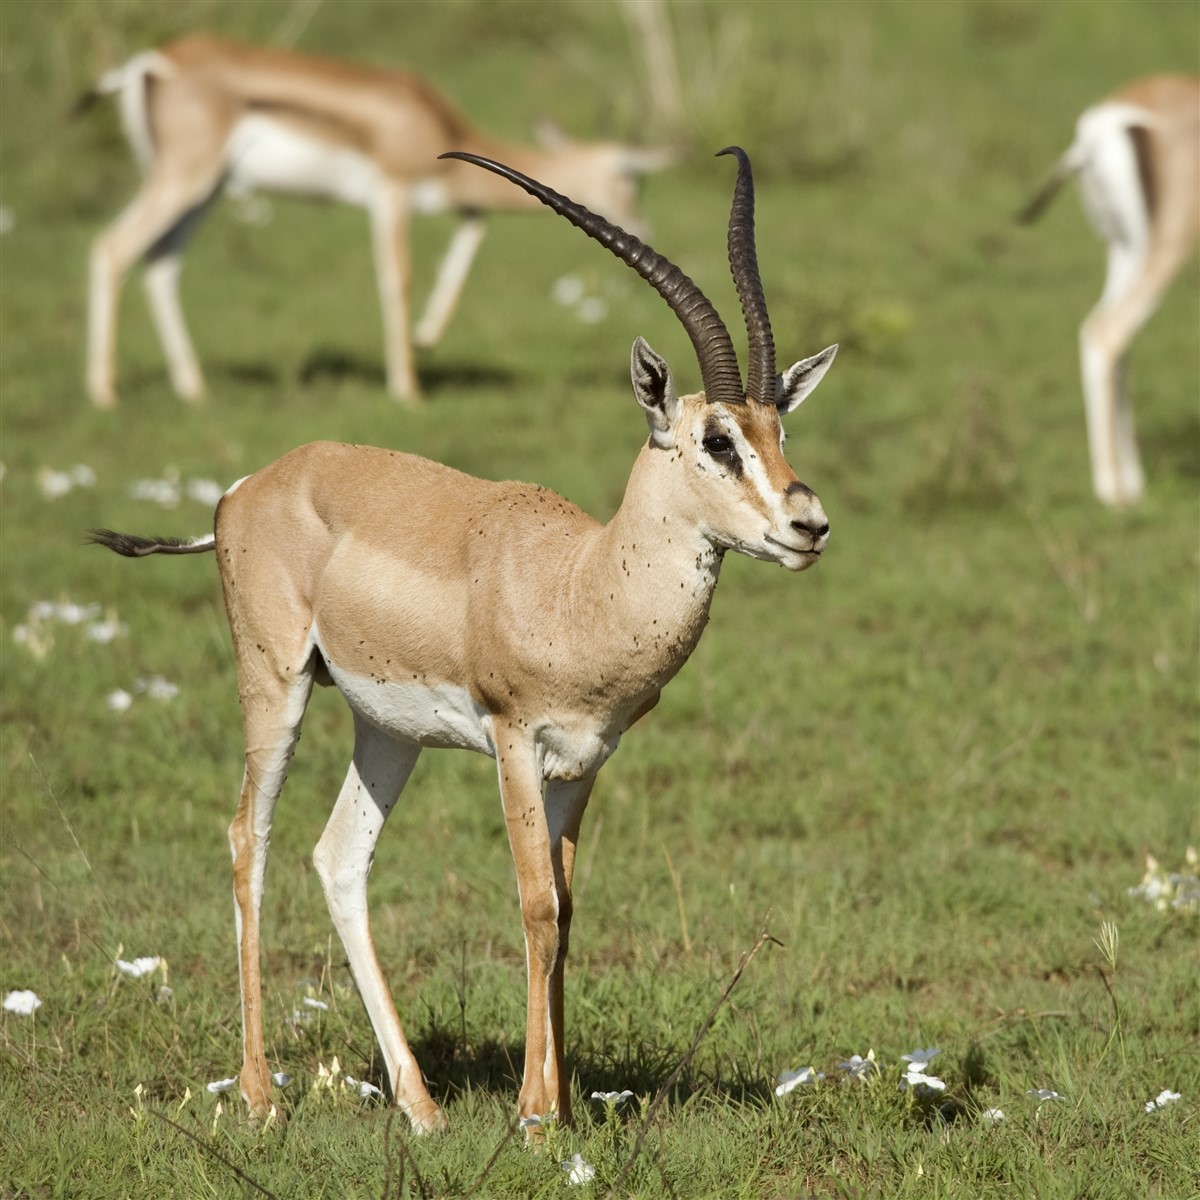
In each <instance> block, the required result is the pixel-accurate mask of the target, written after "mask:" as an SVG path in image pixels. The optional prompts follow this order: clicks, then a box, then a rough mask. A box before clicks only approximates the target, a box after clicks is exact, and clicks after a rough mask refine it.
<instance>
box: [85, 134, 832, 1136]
mask: <svg viewBox="0 0 1200 1200" xmlns="http://www.w3.org/2000/svg"><path fill="white" fill-rule="evenodd" d="M729 152H731V153H734V154H736V156H737V158H738V178H737V185H736V187H735V191H734V203H733V208H732V212H731V214H730V221H729V257H730V265H731V267H732V271H733V277H734V281H735V283H736V286H737V291H738V295H739V298H740V300H741V304H742V309H743V314H744V316H745V322H746V326H747V331H748V340H749V355H748V371H747V384H746V386H745V387H743V384H742V378H741V370H740V367H739V365H738V361H737V357H736V355H735V352H734V349H733V344H732V341H731V339H730V336H729V333H728V331H727V329H726V327H725V325H724V324H723V322H722V321H721V318H720V317H719V316H718V314H717V312H716V310H715V309H714V308H713V306H712V305H711V304H710V303H709V301H708V300H707V299H706V298H705V296H704V295H703V294H702V293H701V292H700V290H699V288H697V287H696V285H695V284H694V283H693V282H692V281H691V280H690V279H688V278H687V276H685V275H684V274H683V273H682V272H681V271H680V270H679V269H678V268H677V267H675V266H673V265H672V264H671V263H670V262H668V261H667V260H666V259H665V258H663V257H662V256H661V255H658V254H656V253H655V252H654V251H653V250H652V249H650V248H649V247H648V246H646V245H645V244H644V243H643V242H641V241H640V240H639V239H638V238H636V237H635V236H633V235H632V234H629V233H626V232H625V231H623V230H621V229H620V228H618V227H616V226H614V225H612V224H611V223H610V222H608V221H606V220H604V219H603V218H600V217H598V216H596V215H595V214H593V213H591V212H589V211H588V210H587V209H585V208H583V207H582V206H580V205H578V204H575V203H574V202H572V201H571V200H569V199H567V198H566V197H564V196H562V195H559V194H558V193H556V192H554V191H552V190H551V189H549V188H547V187H546V186H545V185H543V184H541V183H538V182H537V181H535V180H533V179H530V178H528V177H526V176H525V175H523V174H521V173H520V172H517V171H514V170H513V169H511V168H509V167H506V166H502V165H501V164H499V163H496V162H492V161H490V160H487V159H483V158H478V157H476V156H473V155H458V156H457V157H458V158H459V159H464V160H466V161H467V162H470V163H473V164H476V165H477V166H482V167H485V168H487V169H488V170H489V171H490V172H494V173H495V176H496V177H502V178H506V179H508V180H511V181H512V182H513V183H516V184H517V185H518V186H520V187H521V188H523V189H525V190H526V191H527V192H528V193H529V194H530V195H532V196H535V197H536V198H537V199H538V200H540V201H541V202H542V203H544V204H547V205H548V206H550V207H551V208H552V209H554V211H555V212H557V213H559V214H560V215H562V216H563V217H565V218H566V219H567V220H569V221H570V222H571V223H572V224H574V225H576V226H577V227H578V228H580V229H582V230H583V231H584V232H585V233H586V234H588V235H589V236H590V237H593V238H595V239H596V240H597V241H599V242H600V243H601V244H602V245H604V246H606V247H607V248H608V249H609V250H611V251H612V253H614V254H615V255H617V257H619V258H620V259H621V260H622V261H624V262H625V263H627V264H628V265H629V266H631V267H632V268H633V269H634V270H636V271H637V272H638V273H639V274H640V275H641V276H642V277H643V278H644V279H646V280H647V282H649V283H650V284H651V285H652V286H653V287H654V288H655V289H656V290H657V291H658V292H659V293H660V294H661V295H662V296H663V298H664V299H665V300H666V301H667V303H668V304H669V305H670V307H671V309H672V310H673V311H674V312H675V314H676V315H677V317H678V318H679V320H680V322H681V323H682V324H683V326H684V328H685V330H686V331H687V333H688V335H689V337H690V339H691V342H692V345H693V347H694V348H695V351H696V355H697V359H698V362H699V367H700V374H701V378H702V381H703V384H704V390H703V391H701V392H698V393H692V394H688V395H682V396H681V395H679V394H678V393H677V391H676V388H675V383H674V379H673V376H672V373H671V370H670V368H669V367H668V365H667V363H666V362H665V361H664V360H663V359H662V358H661V357H660V356H659V355H658V354H656V353H655V352H654V351H653V350H652V349H651V348H650V347H649V346H648V345H647V344H646V343H645V342H644V341H643V340H642V339H641V338H640V337H639V338H638V339H637V340H636V341H635V342H634V345H633V353H632V361H631V374H632V380H633V390H634V396H635V398H636V400H637V402H638V404H639V405H640V406H641V408H642V410H643V413H644V414H645V418H646V421H647V424H648V426H649V431H650V436H649V438H648V440H647V442H646V444H645V445H644V446H643V448H642V450H641V452H640V453H639V455H638V457H637V460H636V462H635V463H634V466H633V471H632V473H631V475H630V478H629V482H628V485H627V487H626V491H625V497H624V500H623V501H622V503H621V506H620V508H619V509H618V511H617V513H616V514H615V516H614V517H613V518H612V520H611V521H610V522H609V523H608V524H607V525H601V524H599V523H598V522H596V521H595V520H593V519H592V518H591V517H589V516H587V515H586V514H585V513H583V512H581V511H580V510H579V509H577V508H575V507H574V506H573V505H572V504H570V503H569V502H568V501H566V500H564V499H563V498H562V497H560V496H557V495H555V494H554V493H553V492H549V491H547V490H546V489H544V488H540V487H535V486H533V485H530V484H522V483H492V482H486V481H484V480H481V479H474V478H471V477H469V476H467V475H463V474H460V473H459V472H458V471H454V470H451V469H450V468H449V467H445V466H441V465H439V464H437V463H433V462H429V461H427V460H425V459H421V458H415V457H413V456H411V455H406V454H401V453H399V452H398V451H394V450H382V449H372V448H370V447H364V446H348V445H338V444H334V443H329V442H322V443H316V444H313V445H309V446H304V447H302V448H300V449H298V450H295V451H293V452H292V453H291V454H288V455H286V456H285V457H284V458H282V459H280V460H279V461H278V462H276V463H274V464H272V465H271V466H269V467H266V468H264V469H263V470H261V471H259V472H257V473H256V474H254V475H251V476H249V477H247V478H246V479H244V480H242V481H240V482H239V483H237V484H235V485H234V487H232V488H231V489H230V490H229V491H228V492H227V493H226V494H225V496H224V498H223V499H222V500H221V502H220V504H219V505H218V506H217V513H216V522H215V533H214V535H213V536H212V537H202V538H195V539H191V540H190V541H183V540H172V539H157V540H155V539H150V538H141V537H135V536H130V535H123V534H116V533H112V532H109V531H97V532H96V533H94V534H93V535H92V536H93V538H94V540H96V541H98V542H100V543H102V544H104V545H107V546H109V547H110V548H112V549H114V550H116V551H118V552H119V553H122V554H126V555H142V554H155V553H197V552H201V551H204V550H207V549H215V550H216V554H217V564H218V567H219V570H220V574H221V582H222V585H223V589H224V594H225V605H226V610H227V613H228V616H229V624H230V628H231V630H232V633H233V646H234V654H235V658H236V662H237V674H238V686H239V691H240V696H241V706H242V719H243V725H244V732H245V742H246V766H245V775H244V779H243V784H242V793H241V801H240V803H239V805H238V810H237V814H236V816H235V817H234V820H233V823H232V825H231V826H230V830H229V836H230V843H231V846H232V850H233V876H234V897H235V902H236V912H237V929H238V943H239V963H240V967H241V985H242V1011H243V1028H244V1059H243V1064H242V1070H241V1088H242V1093H243V1095H244V1096H245V1098H246V1100H247V1101H248V1103H249V1105H250V1108H251V1109H252V1110H253V1111H254V1112H255V1113H259V1114H262V1113H266V1112H267V1111H269V1108H270V1105H271V1077H270V1069H269V1066H268V1064H267V1060H266V1055H265V1051H264V1042H263V1031H262V989H261V980H260V974H259V911H260V906H261V902H262V894H263V880H264V870H265V867H266V853H267V843H268V840H269V834H270V829H271V819H272V816H273V813H274V809H275V802H276V800H277V798H278V796H279V791H280V788H281V787H282V784H283V779H284V775H285V773H286V771H287V766H288V762H289V759H290V757H291V754H292V749H293V747H294V746H295V744H296V739H297V737H298V735H299V730H300V721H301V718H302V716H303V714H304V709H305V705H306V703H307V701H308V698H309V695H310V692H311V689H312V686H313V684H314V682H315V683H321V684H326V685H329V684H332V685H334V686H336V687H337V688H338V689H339V690H340V691H341V692H342V694H343V696H344V697H345V698H346V701H347V703H348V704H349V705H350V708H351V710H352V711H353V714H354V729H355V744H354V756H353V761H352V763H351V765H350V770H349V773H348V775H347V777H346V782H345V784H344V785H343V787H342V790H341V794H340V795H339V796H338V799H337V802H336V804H335V805H334V808H333V813H332V815H331V816H330V818H329V823H328V825H327V826H326V828H325V832H324V834H323V835H322V837H321V839H320V842H319V843H318V845H317V848H316V852H315V854H314V861H315V863H316V867H317V872H318V874H319V875H320V878H321V882H322V885H323V886H324V890H325V896H326V900H327V902H328V905H329V910H330V913H331V915H332V917H333V921H334V924H335V926H336V927H337V930H338V933H339V934H340V936H341V938H342V941H343V943H344V945H345V947H346V953H347V956H348V958H349V962H350V966H351V969H352V971H353V973H354V978H355V981H356V983H357V985H358V988H359V991H360V993H361V995H362V998H363V1002H364V1004H365V1005H366V1009H367V1012H368V1014H369V1015H370V1019H371V1023H372V1025H373V1027H374V1030H375V1033H376V1036H377V1037H378V1039H379V1043H380V1046H381V1047H382V1051H383V1058H384V1062H385V1064H386V1068H387V1075H388V1082H389V1084H390V1086H391V1091H392V1095H393V1097H394V1099H395V1101H396V1103H397V1104H398V1105H400V1106H401V1107H402V1108H403V1109H404V1111H405V1112H406V1113H407V1115H408V1117H409V1119H410V1120H411V1122H412V1124H413V1126H414V1127H415V1128H416V1129H418V1130H434V1129H439V1128H441V1127H442V1126H443V1125H444V1123H445V1118H444V1116H443V1114H442V1112H441V1110H440V1108H439V1107H438V1105H437V1104H436V1103H435V1101H434V1100H433V1099H432V1097H431V1096H430V1094H429V1092H428V1090H427V1089H426V1085H425V1082H424V1080H423V1078H422V1076H421V1070H420V1067H419V1066H418V1065H417V1063H416V1061H415V1060H414V1058H413V1056H412V1053H411V1051H410V1050H409V1046H408V1043H407V1041H406V1040H405V1036H404V1031H403V1029H402V1028H401V1025H400V1019H399V1017H398V1015H397V1013H396V1008H395V1005H394V1003H393V1002H392V999H391V995H390V993H389V990H388V986H387V983H386V981H385V979H384V974H383V971H382V970H381V969H380V966H379V962H378V959H377V957H376V953H375V949H374V946H373V944H372V940H371V933H370V929H369V925H368V916H367V890H366V888H367V872H368V869H369V867H370V864H371V859H372V855H373V853H374V849H375V844H376V841H377V839H378V837H379V834H380V831H381V830H382V828H383V825H384V822H385V821H386V819H387V816H388V814H389V813H390V812H391V810H392V807H393V805H394V804H395V803H396V801H397V799H398V797H399V795H400V792H401V790H402V789H403V787H404V784H405V782H406V781H407V779H408V777H409V774H410V772H411V771H412V769H413V765H414V763H415V762H416V760H417V756H418V754H419V753H420V752H421V749H422V747H425V746H436V747H460V748H465V749H469V750H476V751H479V752H481V753H484V754H488V755H491V756H492V757H494V758H495V760H496V763H497V768H498V773H499V783H500V795H501V800H502V803H503V808H504V817H505V823H506V826H507V830H508V838H509V843H510V846H511V849H512V854H513V860H514V863H515V865H516V873H517V885H518V891H519V895H520V908H521V920H522V925H523V927H524V934H525V945H526V953H527V971H528V986H529V1008H528V1017H527V1023H526V1030H525V1067H524V1075H523V1078H522V1083H521V1090H520V1098H519V1110H520V1115H521V1116H522V1117H531V1116H535V1115H537V1116H542V1115H545V1114H547V1113H551V1112H553V1113H556V1114H557V1116H558V1119H559V1120H561V1121H564V1122H569V1121H570V1119H571V1098H570V1087H569V1083H570V1081H569V1078H568V1074H567V1071H566V1068H565V1063H564V1049H563V965H564V960H565V958H566V954H567V940H568V937H569V933H570V928H571V913H572V902H571V878H572V872H573V869H574V863H575V848H576V845H577V842H578V838H579V831H580V825H581V822H582V820H583V814H584V809H585V807H586V805H587V802H588V797H589V795H590V794H591V791H592V785H593V782H594V780H595V777H596V773H597V771H598V770H599V769H600V767H601V766H602V765H603V763H604V762H605V760H606V759H607V758H608V757H609V755H610V754H612V752H613V751H614V750H615V749H616V747H617V743H618V741H619V740H620V738H621V735H622V734H623V733H624V732H625V730H626V729H628V728H629V726H631V725H632V724H633V723H634V722H635V721H636V720H638V718H639V717H641V716H642V715H643V714H644V713H646V712H647V711H649V710H650V709H651V708H652V707H653V706H654V705H655V703H657V701H658V697H659V692H660V690H661V689H662V688H663V686H664V685H665V684H666V683H667V682H668V681H669V680H670V679H671V678H672V677H673V676H674V675H675V673H676V672H677V671H678V670H679V669H680V667H681V666H682V665H683V664H684V662H685V661H686V660H687V658H688V656H689V655H690V654H691V652H692V650H693V649H694V647H695V646H696V643H697V641H698V639H699V637H700V634H701V632H702V630H703V629H704V626H705V624H706V622H707V621H708V613H709V604H710V601H711V598H712V594H713V589H714V588H715V586H716V583H717V577H718V574H719V573H720V569H721V563H722V559H723V556H724V554H725V552H726V551H727V550H736V551H739V552H741V553H743V554H747V555H750V556H751V557H754V558H761V559H764V560H766V561H768V562H774V563H778V564H780V565H782V566H784V567H786V568H788V569H789V570H792V571H800V570H803V569H804V568H806V567H809V566H811V565H812V564H813V563H815V562H816V561H817V559H818V558H819V557H820V556H821V554H822V552H823V551H824V550H825V547H826V545H827V544H828V541H829V526H828V524H827V522H826V518H825V512H824V510H823V509H822V507H821V503H820V501H819V500H818V499H817V497H816V496H815V495H814V494H813V493H812V492H811V491H810V490H809V489H808V488H807V487H806V486H805V485H804V484H802V483H801V482H800V481H799V480H798V479H797V478H796V475H795V474H794V472H793V471H792V469H791V467H790V466H788V464H787V462H786V460H785V459H784V456H783V449H782V443H783V433H782V427H781V424H780V417H781V416H782V415H783V414H785V413H788V412H790V411H792V410H793V409H794V408H795V407H796V406H797V405H798V404H799V403H800V402H801V401H802V400H803V399H804V397H805V396H806V395H807V394H808V393H809V392H810V391H812V389H813V388H814V387H816V385H817V383H818V382H819V381H820V380H821V377H822V376H823V375H824V374H825V371H826V370H827V368H828V367H829V364H830V363H831V362H832V360H833V355H834V351H835V349H836V347H832V346H831V347H829V348H828V349H827V350H824V351H822V352H821V353H820V354H817V355H814V356H813V357H812V358H807V359H804V360H802V361H801V362H798V363H796V364H795V365H794V366H792V367H790V368H789V369H788V370H786V371H784V372H783V373H782V374H776V371H775V351H774V343H773V340H772V335H771V328H770V322H769V320H768V318H767V310H766V304H765V301H764V298H763V291H762V284H761V281H760V278H759V272H758V262H757V256H756V252H755V246H754V216H753V206H754V193H753V182H752V179H751V174H750V165H749V161H748V160H747V158H746V156H745V155H744V154H743V153H742V151H741V150H739V149H737V148H731V149H730V151H729ZM766 653H768V654H769V653H770V651H769V650H768V651H766Z"/></svg>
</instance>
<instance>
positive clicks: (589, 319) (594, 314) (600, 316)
mask: <svg viewBox="0 0 1200 1200" xmlns="http://www.w3.org/2000/svg"><path fill="white" fill-rule="evenodd" d="M575 315H576V316H577V317H578V318H579V319H580V320H581V321H582V322H583V323H584V324H585V325H599V324H600V322H601V321H603V320H604V318H605V317H607V316H608V304H607V302H606V301H604V300H602V299H601V298H600V297H599V296H584V298H583V299H582V300H580V301H579V303H578V304H577V305H576V306H575Z"/></svg>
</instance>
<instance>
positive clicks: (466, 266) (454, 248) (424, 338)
mask: <svg viewBox="0 0 1200 1200" xmlns="http://www.w3.org/2000/svg"><path fill="white" fill-rule="evenodd" d="M486 232H487V223H486V221H485V220H484V218H483V217H482V216H480V215H479V214H478V213H468V214H466V215H465V216H464V217H463V218H462V220H461V221H460V223H459V225H458V228H457V229H455V231H454V235H453V237H452V238H451V239H450V245H449V246H447V247H446V253H445V254H444V255H443V256H442V261H441V263H440V264H439V265H438V273H437V279H435V280H434V284H433V290H432V291H431V292H430V294H429V301H428V303H427V304H426V305H425V312H424V313H423V314H422V316H421V319H420V321H418V322H417V325H416V328H415V329H414V331H413V343H414V345H417V346H435V345H437V343H438V342H439V341H441V338H442V334H443V333H445V332H446V326H447V325H448V324H449V323H450V318H451V317H452V316H453V315H454V310H455V308H457V307H458V301H459V297H460V296H461V295H462V290H463V285H464V284H465V283H466V282H467V276H468V275H469V274H470V271H471V265H472V264H473V263H474V261H475V255H476V253H478V251H479V246H480V243H481V242H482V241H483V236H484V234H485V233H486Z"/></svg>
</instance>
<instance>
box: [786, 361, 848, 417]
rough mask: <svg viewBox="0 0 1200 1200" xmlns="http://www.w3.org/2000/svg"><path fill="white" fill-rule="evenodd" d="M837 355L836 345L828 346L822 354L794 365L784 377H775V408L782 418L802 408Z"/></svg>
mask: <svg viewBox="0 0 1200 1200" xmlns="http://www.w3.org/2000/svg"><path fill="white" fill-rule="evenodd" d="M836 353H837V345H836V344H835V345H832V346H826V347H825V349H824V350H822V351H821V353H820V354H814V355H813V356H812V358H803V359H801V360H800V361H799V362H798V363H793V364H792V366H790V367H788V369H787V370H786V371H784V373H783V374H782V375H777V376H776V377H775V407H776V408H777V409H779V413H780V415H781V416H782V415H783V414H784V413H790V412H791V411H792V410H793V409H796V408H799V407H800V404H801V402H802V401H803V400H804V398H805V396H807V395H808V393H809V392H811V391H812V390H813V388H815V387H816V386H817V384H818V383H820V382H821V380H822V378H823V377H824V375H825V372H826V371H828V370H829V364H830V363H832V362H833V356H834V355H835V354H836Z"/></svg>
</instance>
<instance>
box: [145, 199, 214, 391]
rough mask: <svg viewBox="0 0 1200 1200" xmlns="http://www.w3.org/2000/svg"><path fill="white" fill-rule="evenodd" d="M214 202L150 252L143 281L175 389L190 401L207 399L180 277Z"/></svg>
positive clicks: (188, 215)
mask: <svg viewBox="0 0 1200 1200" xmlns="http://www.w3.org/2000/svg"><path fill="white" fill-rule="evenodd" d="M211 200H212V197H211V195H210V196H209V198H208V199H207V200H205V201H203V202H202V203H200V204H197V205H195V206H194V207H192V208H191V209H189V210H188V212H186V213H185V214H184V215H183V217H182V218H181V219H180V220H179V221H178V222H177V223H176V224H175V226H174V227H173V228H172V229H170V230H169V231H168V232H167V234H166V235H165V236H164V237H162V238H160V239H159V240H158V242H157V243H155V245H153V246H152V247H151V248H150V249H149V250H148V251H147V252H146V270H145V274H144V275H143V280H142V281H143V284H144V286H145V289H146V298H147V300H148V301H149V303H150V315H151V317H152V318H153V320H154V328H155V331H156V332H157V334H158V340H159V343H160V345H161V346H162V348H163V354H164V355H165V356H166V359H167V370H168V372H169V373H170V376H171V386H172V387H173V388H174V389H175V394H176V395H177V396H179V397H181V398H182V399H184V400H190V401H196V400H200V399H202V398H203V396H204V375H203V373H202V372H201V370H200V363H199V362H198V360H197V358H196V351H195V349H194V348H193V347H192V339H191V337H190V336H189V334H188V329H187V323H186V322H185V320H184V317H183V307H182V306H181V304H180V302H179V275H180V272H181V271H182V269H183V251H184V247H185V246H186V245H187V242H188V240H189V238H190V237H191V235H192V231H193V230H194V229H195V228H196V226H197V225H198V224H199V222H200V218H201V217H202V216H203V215H204V211H205V209H207V207H208V205H209V204H210V203H211Z"/></svg>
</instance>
